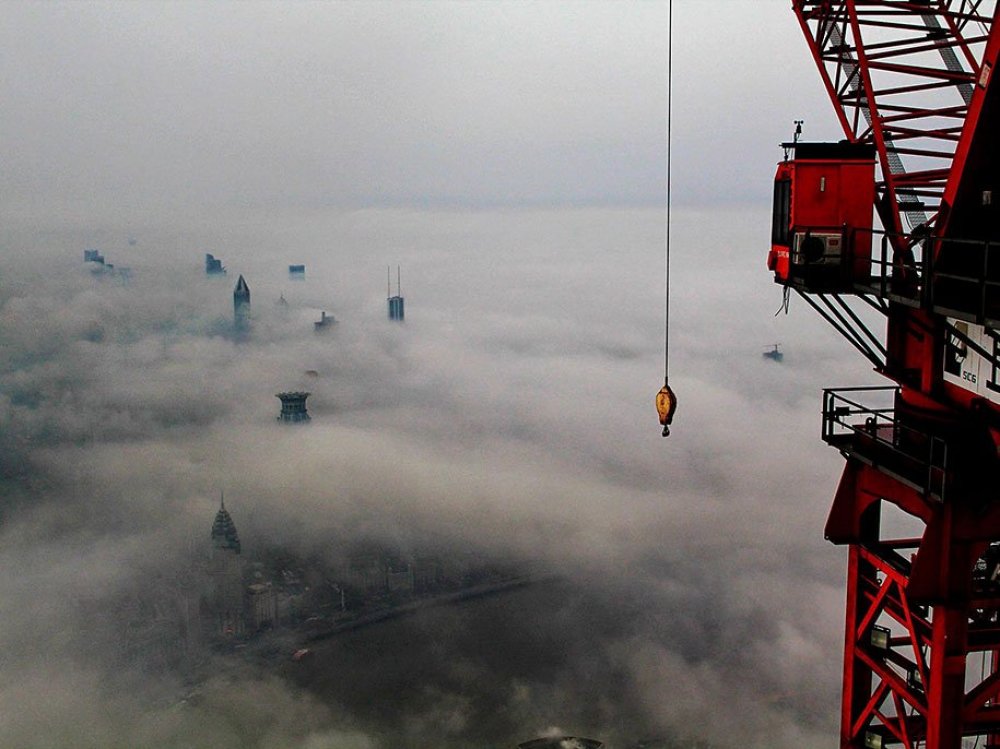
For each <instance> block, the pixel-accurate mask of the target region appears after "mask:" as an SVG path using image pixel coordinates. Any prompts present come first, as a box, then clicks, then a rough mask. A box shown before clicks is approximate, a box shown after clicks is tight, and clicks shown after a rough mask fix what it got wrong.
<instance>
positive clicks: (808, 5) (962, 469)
mask: <svg viewBox="0 0 1000 749" xmlns="http://www.w3.org/2000/svg"><path fill="white" fill-rule="evenodd" d="M793 8H794V11H795V13H796V15H797V17H798V20H799V24H800V26H801V29H802V31H803V33H804V35H805V38H806V40H807V43H808V45H809V47H810V49H811V51H812V55H813V58H814V61H815V63H816V66H817V68H818V70H819V72H820V75H821V78H822V80H823V83H824V85H825V86H826V89H827V92H828V94H829V96H830V99H831V102H832V103H833V105H834V110H835V112H836V114H837V117H838V119H839V121H840V124H841V125H842V127H843V132H844V136H845V140H844V141H843V142H841V143H839V144H816V143H800V142H798V141H797V140H796V142H793V143H786V144H784V146H785V148H786V158H785V160H784V161H783V162H782V163H781V164H780V165H779V167H778V173H777V175H776V178H775V207H774V218H773V225H772V242H771V251H770V254H769V256H768V266H769V268H771V270H773V271H774V273H775V280H776V281H777V282H778V283H780V284H782V285H783V286H785V287H786V288H787V289H788V290H794V291H796V292H797V293H798V294H799V295H800V296H801V297H802V298H803V299H804V300H805V301H806V302H808V303H809V305H810V306H812V307H813V308H814V309H815V310H816V311H817V312H819V313H820V314H821V315H822V316H823V317H824V318H825V319H826V320H827V321H828V322H829V323H830V324H831V325H833V326H834V327H835V329H836V330H837V331H838V332H840V333H841V334H842V335H843V336H844V337H845V338H846V339H847V340H848V341H849V342H850V343H851V344H852V345H853V346H854V347H855V348H857V349H858V350H859V351H860V352H861V353H863V354H864V355H865V356H866V357H867V358H868V359H869V360H870V361H871V362H872V364H873V365H874V367H875V368H876V370H877V371H878V372H880V373H881V374H883V375H885V376H886V377H888V378H889V379H890V380H892V382H893V385H891V386H889V387H886V388H874V389H871V388H870V389H847V390H827V391H825V393H824V400H823V439H824V440H825V441H826V442H827V443H829V444H830V445H833V446H835V447H837V448H838V449H839V450H840V451H841V453H842V454H843V455H844V457H845V458H846V465H845V468H844V473H843V476H842V478H841V480H840V485H839V486H838V488H837V491H836V494H835V497H834V502H833V507H832V508H831V511H830V516H829V519H828V521H827V526H826V536H827V538H828V539H830V540H831V541H833V542H834V543H840V544H845V545H847V547H848V572H847V606H846V628H845V653H844V671H843V703H842V711H841V729H840V746H841V747H843V748H844V749H847V748H853V747H859V748H860V747H864V748H866V749H881V748H882V747H888V746H901V747H905V749H917V748H918V747H920V748H922V749H961V747H962V746H963V740H967V741H969V742H970V743H969V744H967V746H970V747H971V746H976V747H980V746H981V747H984V749H986V748H987V747H990V748H992V749H1000V496H998V489H1000V457H998V456H1000V256H998V255H1000V253H998V252H997V250H1000V192H998V191H1000V83H998V82H997V77H996V76H994V75H993V70H994V68H995V67H996V65H997V61H998V57H1000V23H997V21H998V20H1000V9H998V7H997V4H996V2H995V0H992V1H990V2H987V1H986V0H978V1H977V0H919V1H918V0H910V1H905V0H793ZM789 153H793V154H794V155H793V156H792V157H791V158H789V155H788V154H789ZM876 166H877V173H876V169H875V167H876ZM994 195H996V196H997V198H996V200H994V197H993V196H994ZM873 213H874V214H876V215H877V217H878V219H879V223H880V224H881V227H879V226H877V225H876V224H875V222H873V220H872V214H873ZM858 303H863V304H864V305H866V307H867V309H868V312H871V311H872V310H874V311H875V312H877V313H878V314H880V315H882V316H883V317H884V319H885V322H886V327H885V331H886V332H885V336H884V339H883V338H882V337H881V336H880V335H878V334H877V333H875V332H873V331H872V329H871V327H870V326H869V325H868V324H867V323H866V322H865V314H864V313H863V312H862V313H859V312H857V311H855V309H854V307H855V306H857V304H858ZM880 399H881V400H880ZM903 517H909V518H910V526H911V528H912V527H913V525H914V524H916V525H917V526H918V527H919V528H920V531H919V533H918V534H916V535H914V534H913V533H912V531H911V533H910V534H909V535H907V534H905V533H904V532H902V530H901V528H902V527H903V525H905V523H903V522H901V521H900V518H903ZM971 742H975V743H974V744H973V743H971Z"/></svg>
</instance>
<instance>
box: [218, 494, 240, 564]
mask: <svg viewBox="0 0 1000 749" xmlns="http://www.w3.org/2000/svg"><path fill="white" fill-rule="evenodd" d="M216 549H226V550H228V551H234V552H236V553H237V554H239V553H240V536H239V534H238V533H237V532H236V524H235V523H234V522H233V519H232V517H230V515H229V512H228V511H227V510H226V498H225V496H224V495H223V494H222V493H221V492H220V495H219V511H218V512H217V513H215V522H214V523H212V550H213V551H214V550H216Z"/></svg>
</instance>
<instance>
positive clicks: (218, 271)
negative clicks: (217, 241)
mask: <svg viewBox="0 0 1000 749" xmlns="http://www.w3.org/2000/svg"><path fill="white" fill-rule="evenodd" d="M205 273H206V274H207V275H209V276H224V275H225V274H226V269H225V268H224V267H222V261H221V260H219V258H217V257H215V255H213V254H212V253H210V252H206V253H205Z"/></svg>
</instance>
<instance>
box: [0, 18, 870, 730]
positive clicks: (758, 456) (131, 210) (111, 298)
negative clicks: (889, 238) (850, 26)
mask: <svg viewBox="0 0 1000 749" xmlns="http://www.w3.org/2000/svg"><path fill="white" fill-rule="evenodd" d="M785 6H786V3H784V2H777V0H774V1H773V2H772V0H766V2H752V1H750V0H732V1H731V2H726V3H716V4H713V6H712V8H711V9H709V8H708V7H707V6H706V5H704V4H701V3H697V2H694V0H687V1H685V0H677V2H676V3H675V8H674V13H673V15H674V25H675V35H674V50H673V53H672V62H673V66H674V71H673V81H674V84H673V92H672V98H673V107H674V122H673V126H672V135H671V137H672V144H673V146H672V147H673V172H672V187H671V189H672V195H673V207H672V212H671V221H670V227H671V228H670V243H671V300H670V304H671V306H670V382H671V386H672V388H673V390H674V391H675V392H676V394H677V397H678V401H679V407H678V410H677V414H676V417H675V419H674V423H673V426H672V434H671V436H670V437H669V438H667V439H663V438H661V436H660V432H661V427H660V425H659V424H658V422H657V415H656V412H655V410H654V408H653V398H654V395H655V393H656V391H657V390H658V389H659V387H660V386H661V385H662V384H663V375H664V371H663V370H664V361H663V358H664V357H663V354H664V348H663V346H664V245H665V238H666V231H667V229H666V226H667V223H666V210H665V191H666V169H665V163H666V149H667V135H666V124H667V118H666V112H667V80H668V77H667V65H668V37H667V29H668V5H667V3H666V2H649V3H639V2H635V3H585V2H580V3H534V2H526V3H513V2H493V3H450V2H430V3H420V4H417V3H407V2H385V3H367V2H359V3H353V2H345V3H300V4H281V3H250V4H228V3H226V4H223V3H217V4H199V3H142V4H139V3H135V4H131V3H66V4H62V3H52V4H38V3H29V2H23V3H22V2H13V3H8V4H6V5H5V6H4V8H3V16H4V21H3V23H2V24H0V48H2V50H3V51H2V52H0V70H2V72H3V75H2V76H0V92H2V93H3V100H4V102H5V103H4V115H3V116H2V117H0V139H2V141H3V143H4V144H5V146H6V148H5V152H6V153H5V158H4V166H3V169H2V181H0V222H2V223H0V226H2V229H0V352H2V354H0V570H2V572H0V652H2V653H3V656H2V657H0V746H4V747H64V746H73V747H95V748H97V747H111V746H123V747H124V746H129V747H198V748H199V749H200V748H201V747H212V748H214V749H220V748H229V747H232V748H234V749H235V748H237V747H254V748H256V747H261V748H264V747H301V748H302V749H320V748H324V749H325V748H330V749H334V748H339V747H351V748H354V747H358V748H361V747H365V748H369V747H370V748H372V749H374V748H376V747H429V746H442V747H508V748H511V749H512V748H513V747H516V746H517V745H518V744H519V743H522V742H526V741H529V740H531V739H534V738H538V737H545V736H578V737H590V738H593V739H596V740H599V741H602V742H604V744H605V746H607V747H613V748H617V749H626V748H628V747H639V746H659V747H694V746H697V747H706V748H707V747H712V748H713V749H714V748H716V747H720V748H724V747H748V746H753V747H768V748H769V749H783V748H785V747H787V748H788V749H791V747H801V746H815V747H833V746H834V745H835V736H836V726H837V721H838V712H837V710H838V707H837V706H838V693H839V686H840V685H839V679H840V670H841V660H840V659H841V646H842V640H843V635H842V627H843V614H842V609H843V592H842V588H843V578H844V567H845V557H844V553H843V550H842V549H839V548H837V547H835V546H833V545H830V544H828V543H826V542H825V541H824V540H823V523H824V520H825V516H826V513H827V510H828V506H829V501H830V497H831V496H832V492H833V489H834V487H835V486H836V479H837V477H838V475H839V472H840V470H841V468H842V460H841V459H840V457H839V456H838V454H837V453H836V451H834V450H830V449H829V448H828V447H826V446H824V445H823V444H822V443H821V442H820V440H819V439H818V435H819V428H820V425H819V410H820V395H821V390H822V388H823V387H825V386H830V385H845V384H846V385H854V384H865V383H870V382H871V381H872V380H873V378H874V375H873V374H872V373H871V372H870V366H869V365H868V364H867V363H866V362H865V361H864V360H863V359H862V358H861V357H859V356H858V355H857V354H855V353H853V352H852V350H850V349H849V347H848V346H847V345H846V344H845V343H843V342H842V341H841V340H840V339H838V338H837V337H836V335H835V334H834V333H833V332H831V331H830V330H828V329H827V328H825V327H824V326H823V324H822V323H821V321H820V320H818V319H817V317H816V316H815V315H812V314H810V313H809V311H808V310H807V309H806V308H805V307H804V305H802V304H796V303H795V302H794V301H793V303H792V305H791V309H790V310H789V313H788V314H787V315H785V314H778V315H775V311H776V310H778V309H779V307H780V305H781V301H782V300H781V289H780V287H778V286H776V285H774V284H773V283H772V282H771V279H770V274H769V273H768V272H767V270H766V268H765V257H766V253H767V249H768V237H769V221H770V208H769V200H770V187H771V186H770V184H769V180H770V179H771V177H772V176H773V171H774V163H775V162H776V161H777V160H779V159H780V157H781V151H780V149H779V148H778V147H777V144H778V143H779V142H781V141H782V140H785V139H787V138H788V137H790V135H791V129H792V127H793V125H792V123H793V120H794V119H802V118H803V117H804V118H805V119H806V121H807V127H811V128H813V130H812V132H813V134H814V135H816V136H817V137H828V138H832V137H836V135H837V133H836V130H835V128H836V127H837V125H836V122H835V121H834V120H833V115H832V114H830V113H829V112H828V111H827V110H828V108H829V107H828V105H827V104H826V103H825V102H824V101H823V100H822V99H821V95H822V91H821V90H820V89H819V87H818V86H817V85H814V84H815V81H814V80H813V76H815V73H814V71H813V70H812V68H811V67H809V68H807V67H806V65H805V64H804V61H805V58H806V55H807V51H806V50H805V48H804V46H803V45H802V44H801V41H800V39H799V37H798V36H796V34H797V30H796V28H795V20H794V17H793V16H792V15H791V13H789V12H788V11H787V9H786V7H785ZM751 27H752V28H753V29H755V31H754V34H753V35H750V34H748V30H749V29H750V28H751ZM790 92H792V93H794V94H795V95H794V97H793V96H791V94H790ZM86 250H96V251H97V253H98V256H99V259H97V258H95V256H93V255H91V256H90V259H89V260H88V261H85V260H84V252H85V251H86ZM208 253H211V254H212V255H213V256H214V257H215V258H216V259H218V260H219V261H220V262H221V264H222V266H223V268H224V272H222V270H221V269H216V270H217V271H218V272H212V273H206V262H205V255H206V254H208ZM290 265H303V266H304V269H303V270H302V271H301V272H300V271H298V270H295V271H294V272H292V273H290V272H289V266H290ZM397 267H398V274H399V275H398V286H397ZM387 269H390V272H389V279H388V281H389V284H388V286H389V288H388V294H387V293H386V292H387ZM241 277H242V278H243V279H244V280H245V283H246V286H247V288H248V290H249V300H250V301H249V307H248V308H246V309H244V310H243V311H242V312H241V310H240V308H239V305H237V307H236V309H235V310H234V289H235V288H236V287H237V284H238V281H239V279H240V278H241ZM397 293H398V294H399V295H400V296H402V297H403V298H404V299H405V317H404V319H402V320H389V319H387V306H386V305H387V302H386V296H394V295H396V294H397ZM247 309H248V310H249V312H247ZM241 314H242V315H244V317H243V318H242V323H241ZM324 316H326V317H332V318H333V322H332V323H330V324H328V325H323V326H319V327H317V326H316V325H315V323H317V322H318V321H320V320H321V319H322V318H323V317H324ZM778 342H780V345H781V350H782V351H783V352H784V359H783V361H781V362H776V361H774V360H772V359H769V358H766V357H763V356H762V352H764V351H765V350H767V349H768V348H769V347H771V346H773V344H775V343H778ZM278 393H309V395H308V398H307V400H306V401H305V408H307V409H308V416H309V420H308V421H307V422H302V423H285V422H283V421H281V420H280V419H279V418H278V417H279V414H280V413H281V408H282V404H281V402H280V401H279V399H278V398H277V397H276V394H278ZM223 499H224V503H225V513H222V512H221V507H222V501H223ZM220 518H221V519H220ZM226 518H228V520H226ZM224 520H225V522H223V521H224ZM230 520H231V523H232V529H235V530H232V529H231V528H230V527H229V526H228V525H226V523H227V522H228V521H230ZM235 533H238V542H237V541H236V537H235V535H234V534H235ZM227 534H229V535H227ZM237 546H238V548H237ZM237 551H238V554H237V553H236V552H237ZM237 557H238V562H239V564H238V566H231V567H228V568H226V570H227V571H222V572H219V570H221V569H222V568H221V567H219V566H218V565H219V560H220V559H224V560H229V561H232V560H237ZM229 561H227V562H226V564H228V563H229ZM235 564H236V562H233V565H235ZM213 565H215V567H213ZM213 570H215V571H214V572H213ZM233 570H236V572H232V571H233ZM233 574H235V575H236V576H237V577H236V578H235V580H236V583H235V584H236V586H237V599H235V600H236V601H237V602H236V603H235V604H233V606H235V607H236V608H234V609H225V610H224V606H223V604H222V603H220V602H222V601H225V600H227V599H226V598H225V596H226V595H228V594H227V593H225V591H223V587H224V585H226V584H228V583H227V582H226V581H227V580H229V581H230V582H231V581H232V579H233V578H232V575H233ZM213 575H214V577H213ZM226 575H229V577H226ZM240 596H244V598H240ZM251 600H252V603H248V601H251ZM220 607H221V608H220Z"/></svg>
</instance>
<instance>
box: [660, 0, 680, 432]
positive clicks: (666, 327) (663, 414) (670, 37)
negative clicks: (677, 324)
mask: <svg viewBox="0 0 1000 749" xmlns="http://www.w3.org/2000/svg"><path fill="white" fill-rule="evenodd" d="M673 55H674V3H673V0H669V1H668V2H667V196H666V198H667V199H666V204H667V215H666V237H665V246H664V253H663V255H664V263H663V265H664V272H663V286H664V293H663V387H662V388H660V391H659V392H658V393H657V394H656V412H657V413H658V414H659V416H660V424H661V425H662V426H663V436H664V437H667V436H669V435H670V424H671V422H672V421H673V420H674V412H675V411H676V410H677V396H676V395H674V391H673V390H671V389H670V141H671V138H670V124H671V122H670V121H671V113H672V106H671V103H672V102H671V95H672V89H673V75H674V64H673Z"/></svg>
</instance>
